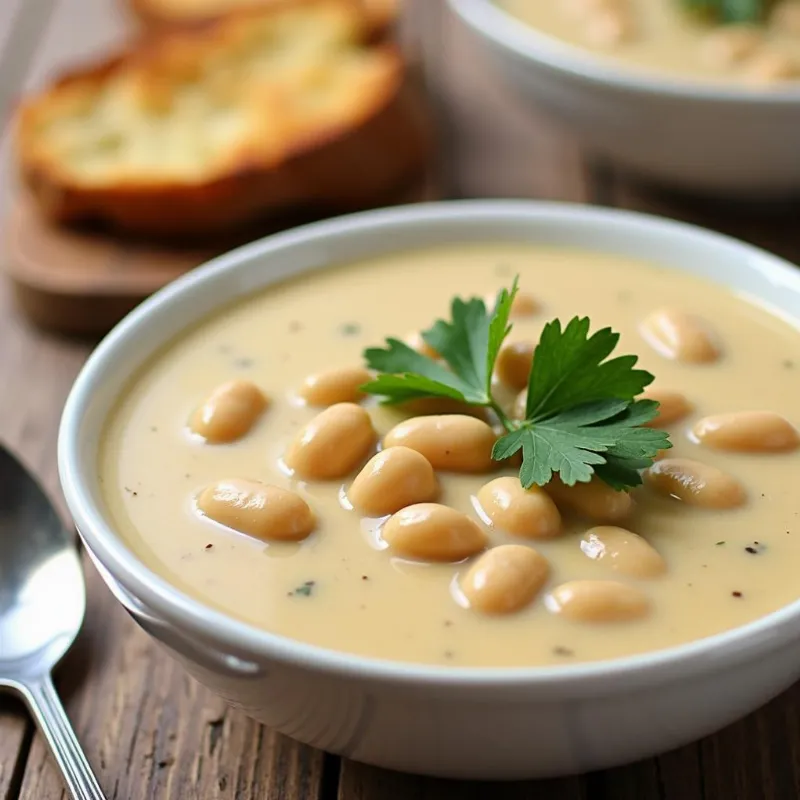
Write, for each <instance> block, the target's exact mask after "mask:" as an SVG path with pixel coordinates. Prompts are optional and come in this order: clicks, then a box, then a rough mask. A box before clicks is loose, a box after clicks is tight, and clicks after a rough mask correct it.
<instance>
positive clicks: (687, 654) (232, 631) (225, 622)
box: [58, 199, 800, 691]
mask: <svg viewBox="0 0 800 800" xmlns="http://www.w3.org/2000/svg"><path fill="white" fill-rule="evenodd" d="M509 216H513V217H515V218H525V219H526V220H527V219H530V220H531V222H534V221H539V222H541V221H542V220H543V219H545V220H547V219H550V220H561V221H564V220H565V219H566V220H567V221H568V222H573V221H574V223H575V224H576V225H577V226H580V225H581V221H582V220H583V221H584V222H585V223H587V224H592V223H600V224H603V225H604V226H607V227H612V226H614V225H615V224H616V225H635V226H637V227H642V228H644V229H645V230H651V231H653V232H661V233H665V234H668V235H671V236H676V237H679V238H683V239H688V240H692V239H693V240H695V241H697V242H698V243H700V244H702V243H705V244H706V245H712V246H715V247H725V248H731V247H734V248H736V249H737V250H739V251H740V252H741V253H742V257H743V259H744V258H748V259H749V260H750V261H751V263H752V261H755V262H756V263H757V264H758V267H757V271H758V272H759V273H762V274H764V275H767V276H769V277H770V278H772V279H774V280H775V281H776V282H779V283H781V284H787V283H791V284H794V286H795V289H794V291H795V292H796V293H798V294H800V273H798V270H797V268H796V267H795V266H794V265H792V264H791V263H790V262H788V261H786V260H784V259H781V258H779V257H777V256H774V255H771V254H770V253H768V252H766V251H764V250H762V249H760V248H757V247H755V246H752V245H749V244H746V243H744V242H740V241H738V240H736V239H734V238H732V237H729V236H725V235H723V234H719V233H715V232H711V231H707V230H704V229H702V228H700V227H698V226H695V225H690V224H687V223H683V222H677V221H674V220H668V219H662V218H659V217H656V216H652V215H649V214H643V213H640V212H634V211H627V210H620V209H613V208H603V207H598V206H586V205H581V204H574V203H568V202H561V201H536V200H497V199H493V200H457V201H445V202H432V203H417V204H413V205H407V206H396V207H393V208H387V209H379V210H374V211H366V212H360V213H356V214H350V215H347V216H342V217H338V218H334V219H329V220H325V221H322V222H315V223H311V224H308V225H304V226H301V227H298V228H294V229H292V230H288V231H285V232H282V233H278V234H275V235H272V236H267V237H265V238H263V239H260V240H257V241H254V242H252V243H250V244H247V245H244V246H243V247H239V248H237V249H235V250H233V251H231V252H229V253H226V254H224V255H221V256H219V257H217V258H214V259H212V260H211V261H209V262H207V263H206V264H204V265H202V266H200V267H198V268H196V269H194V270H192V271H191V272H189V273H187V274H185V275H184V276H182V277H180V278H178V279H177V280H175V281H173V282H172V283H171V284H169V285H168V286H166V287H165V288H163V289H161V290H160V291H158V292H157V293H155V294H154V295H153V296H151V297H150V298H149V299H147V300H145V301H144V302H143V303H142V304H140V305H139V306H138V307H137V308H135V309H134V310H133V311H132V312H130V313H129V314H128V315H127V316H126V317H125V318H124V319H123V320H122V321H121V322H120V323H119V324H118V325H117V326H116V327H115V328H114V329H113V330H112V331H111V332H110V333H109V334H108V335H107V336H106V337H105V338H104V339H103V341H102V342H101V343H100V344H99V345H98V347H97V348H96V349H95V350H94V352H93V353H92V354H91V355H90V357H89V359H88V360H87V361H86V364H85V365H84V367H83V369H82V370H81V372H80V373H79V375H78V377H77V379H76V380H75V383H74V385H73V387H72V390H71V391H70V394H69V396H68V398H67V402H66V405H65V407H64V412H63V415H62V418H61V424H60V427H59V433H58V470H59V478H60V481H61V486H62V489H63V492H64V495H65V498H66V501H67V506H68V508H69V510H70V512H71V513H72V515H73V518H74V521H75V525H76V527H77V529H78V531H79V533H80V535H81V538H82V539H83V541H84V544H85V545H86V547H87V548H88V549H89V550H90V552H91V553H92V554H93V555H94V556H95V557H96V558H97V559H99V561H100V562H101V564H102V565H103V566H104V567H105V569H106V570H107V571H108V572H109V573H110V574H111V576H112V577H113V578H114V580H115V581H119V583H120V585H121V586H122V587H123V588H124V589H126V590H127V591H128V592H129V593H130V594H131V595H132V596H133V597H134V598H135V599H136V600H138V601H140V602H142V603H144V604H145V606H146V607H147V608H148V609H150V610H152V611H154V612H156V614H160V615H162V618H163V619H164V620H165V621H168V622H170V623H171V624H173V625H175V626H176V628H177V629H178V630H179V631H180V630H189V631H192V632H193V633H194V634H195V635H196V636H198V637H201V638H204V639H206V640H209V639H210V640H212V641H213V642H214V643H215V646H218V647H219V648H220V651H221V652H223V653H225V652H228V650H230V651H233V652H235V653H242V652H244V653H246V654H247V655H246V656H245V657H247V658H253V659H257V658H263V659H265V660H269V661H277V662H280V663H284V664H290V665H294V666H299V667H305V668H313V669H314V670H315V671H319V672H323V673H327V674H333V675H340V676H341V675H346V676H350V677H357V678H359V679H361V680H367V681H369V680H374V681H380V682H390V683H394V684H406V685H422V686H428V687H437V688H441V689H445V688H447V689H451V688H458V687H461V688H478V687H500V686H502V687H515V686H518V687H526V688H531V689H532V688H535V687H540V688H545V687H546V688H547V690H548V691H549V690H550V689H552V688H553V687H554V686H559V687H560V688H564V687H567V686H570V687H574V686H576V685H577V684H581V685H584V684H587V682H588V684H589V685H591V686H592V687H594V688H595V689H597V688H599V687H604V688H608V689H613V688H616V689H618V690H624V689H625V688H627V687H628V686H629V685H630V684H631V681H632V680H633V679H637V680H657V679H658V676H659V675H661V674H662V673H663V671H664V670H669V671H670V673H671V674H673V675H675V674H676V672H677V671H678V670H680V673H681V677H690V676H692V675H694V674H697V673H702V672H707V671H709V670H711V669H715V668H718V667H719V666H720V664H725V666H726V668H727V667H731V666H733V665H735V664H737V663H742V662H744V661H746V660H747V659H748V658H752V653H753V651H757V652H758V653H759V654H761V653H764V652H767V651H771V650H774V649H777V648H779V647H783V646H786V645H788V644H789V643H790V642H792V641H796V640H797V639H798V637H800V600H797V601H795V602H793V603H791V604H789V605H787V606H784V607H782V608H780V609H778V610H776V611H774V612H772V613H770V614H768V615H766V616H764V617H760V618H758V619H756V620H754V621H752V622H750V623H747V624H746V625H742V626H739V627H736V628H733V629H730V630H727V631H724V632H722V633H719V634H715V635H713V636H709V637H705V638H702V639H698V640H694V641H691V642H688V643H686V644H682V645H678V646H673V647H669V648H665V649H661V650H656V651H650V652H646V653H642V654H638V655H632V656H627V657H623V658H616V659H612V660H603V661H590V662H585V663H577V664H564V665H558V666H551V667H549V666H533V667H457V666H438V665H426V664H418V663H412V662H404V661H394V660H386V659H380V658H374V657H367V656H361V655H355V654H350V653H346V652H342V651H336V650H332V649H328V648H325V647H321V646H317V645H312V644H307V643H304V642H300V641H296V640H293V639H291V638H289V637H285V636H282V635H279V634H275V633H271V632H269V631H267V630H264V629H261V628H257V627H256V626H254V625H250V624H248V623H245V622H242V621H239V620H236V619H235V618H233V617H231V616H228V615H227V614H225V613H223V612H221V611H218V610H216V609H214V608H212V607H211V606H207V605H205V604H203V603H202V602H201V601H199V600H196V599H194V598H193V597H191V596H189V595H188V594H185V593H183V592H182V591H180V590H178V589H177V588H175V587H174V586H172V585H171V584H170V583H169V582H168V581H167V580H165V579H164V578H162V577H160V576H159V575H157V574H156V573H155V572H153V571H152V570H150V569H149V568H148V567H146V566H145V565H144V564H143V563H142V562H141V561H140V560H139V559H138V558H137V557H136V556H135V555H134V554H133V553H132V552H131V551H130V550H129V549H128V548H127V546H126V545H125V544H124V543H123V541H122V539H121V538H120V537H118V536H117V535H116V534H115V533H114V531H113V530H112V528H111V525H110V524H108V523H107V522H106V521H105V519H104V518H103V514H102V512H101V510H100V509H99V508H98V506H97V505H96V504H95V503H94V501H93V499H92V497H91V493H90V492H89V490H88V488H87V486H86V485H85V484H84V480H83V477H82V469H81V463H80V455H79V454H80V428H81V420H82V418H83V416H84V413H85V412H86V410H87V408H88V407H89V404H90V402H91V398H92V393H93V390H94V386H95V385H96V384H97V383H99V382H101V381H102V377H103V373H104V372H105V370H106V369H107V368H108V366H109V365H110V364H113V363H114V352H115V350H116V349H117V348H118V347H119V346H120V345H121V344H122V343H123V342H125V341H128V340H130V339H133V338H135V336H136V331H137V330H138V329H140V328H142V327H144V326H146V325H147V323H148V321H149V319H150V317H151V316H153V315H154V314H164V313H166V310H168V308H169V306H170V305H171V304H173V302H175V301H178V302H179V300H180V296H181V294H182V293H183V292H184V290H186V289H189V288H191V287H194V286H196V285H198V284H202V283H204V282H205V281H206V279H208V278H212V277H213V276H215V275H217V274H218V273H226V272H228V271H229V270H230V271H235V270H236V269H237V266H241V265H244V264H246V263H247V262H249V261H251V260H252V259H264V258H267V257H268V256H269V253H270V252H271V251H274V250H278V249H285V248H287V247H291V246H293V245H300V244H303V243H307V242H309V241H310V242H317V241H324V239H325V238H326V237H327V236H330V235H333V234H338V235H342V234H344V235H348V234H358V233H359V232H364V231H368V230H371V229H373V230H374V229H376V228H387V227H388V228H391V227H392V226H398V227H399V226H401V225H409V224H412V225H413V224H415V223H421V222H423V221H424V222H425V223H426V224H431V223H454V222H456V223H457V224H459V225H462V224H463V225H464V226H465V227H468V226H469V225H470V223H472V222H478V221H480V222H484V223H486V222H491V221H494V220H497V221H502V220H503V219H507V218H508V217H509ZM500 238H502V237H500ZM754 269H756V268H754Z"/></svg>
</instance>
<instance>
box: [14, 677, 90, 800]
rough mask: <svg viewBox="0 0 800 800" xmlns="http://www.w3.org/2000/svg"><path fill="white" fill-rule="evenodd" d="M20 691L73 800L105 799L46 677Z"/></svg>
mask: <svg viewBox="0 0 800 800" xmlns="http://www.w3.org/2000/svg"><path fill="white" fill-rule="evenodd" d="M21 688H22V690H23V691H22V693H23V695H24V696H25V700H26V701H27V703H28V705H29V706H30V709H31V712H32V713H33V716H34V717H35V718H36V722H37V723H38V724H39V727H40V729H41V730H42V733H44V735H45V738H46V739H47V743H48V744H49V745H50V749H51V750H52V752H53V755H54V756H55V759H56V761H57V762H58V766H59V767H60V768H61V773H62V775H63V776H64V781H65V783H66V784H67V788H68V789H69V793H70V795H71V797H72V798H73V800H106V796H105V795H104V794H103V790H102V789H101V788H100V784H99V783H98V782H97V778H96V777H95V775H94V773H93V772H92V768H91V766H90V765H89V762H88V761H87V759H86V755H85V754H84V752H83V750H82V749H81V746H80V744H79V743H78V739H77V737H76V736H75V731H74V730H73V729H72V725H71V724H70V721H69V718H68V717H67V714H66V712H65V711H64V706H63V705H62V704H61V700H60V698H59V696H58V693H57V692H56V689H55V686H53V681H52V679H51V678H50V676H49V675H46V676H44V677H43V678H40V679H39V680H37V681H35V682H34V681H31V682H27V683H26V684H25V685H24V686H23V687H21Z"/></svg>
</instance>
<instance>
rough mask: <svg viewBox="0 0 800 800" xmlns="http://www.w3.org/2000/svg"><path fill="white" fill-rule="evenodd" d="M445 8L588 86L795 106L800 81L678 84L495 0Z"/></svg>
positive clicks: (460, 0) (467, 0)
mask: <svg viewBox="0 0 800 800" xmlns="http://www.w3.org/2000/svg"><path fill="white" fill-rule="evenodd" d="M549 1H550V2H555V0H549ZM448 3H449V4H450V7H451V8H452V9H453V10H454V11H455V12H456V13H457V14H458V15H459V16H460V17H461V19H462V20H464V22H466V23H467V24H468V25H469V26H470V27H471V28H473V29H474V30H475V31H477V32H478V33H480V34H482V35H483V36H485V37H486V38H488V39H490V40H491V41H492V42H494V43H495V44H496V45H498V46H500V47H502V48H503V49H506V50H510V51H512V52H514V53H516V54H517V55H518V56H521V57H522V58H524V59H528V60H532V61H538V62H541V63H542V64H545V65H546V66H548V67H550V68H551V69H554V70H557V71H559V72H564V73H568V74H570V75H573V76H575V77H579V78H581V79H582V80H584V81H588V82H590V83H595V84H611V85H614V86H616V87H617V88H620V89H624V90H628V91H637V92H643V93H648V94H659V95H664V96H669V97H672V98H675V99H690V100H698V101H706V102H719V103H726V102H727V103H755V104H758V105H794V104H797V103H800V82H798V83H794V84H792V85H789V86H785V87H783V86H782V87H780V88H769V89H758V88H755V87H750V86H743V85H737V84H726V83H721V84H716V83H711V82H709V81H700V80H699V81H693V80H686V81H682V80H680V79H678V78H671V77H670V76H669V75H668V74H665V75H662V74H660V73H658V72H655V71H654V72H649V71H648V72H637V71H636V70H635V69H625V68H624V67H618V66H616V65H615V63H614V61H613V60H612V59H605V58H602V57H601V56H595V55H593V54H592V53H591V51H589V50H584V49H582V48H580V47H577V46H575V45H571V44H569V43H568V42H563V41H561V40H560V39H557V38H556V37H554V36H550V35H548V34H546V33H542V32H541V31H538V30H536V29H535V28H534V27H532V26H530V25H526V24H525V23H524V22H522V21H521V20H518V19H516V18H515V17H514V16H513V15H512V14H510V13H509V12H508V11H506V10H505V9H503V8H502V7H501V6H499V5H497V3H496V2H495V0H448Z"/></svg>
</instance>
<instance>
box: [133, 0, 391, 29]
mask: <svg viewBox="0 0 800 800" xmlns="http://www.w3.org/2000/svg"><path fill="white" fill-rule="evenodd" d="M356 1H357V2H358V3H359V5H360V6H361V8H362V10H363V11H364V13H365V14H366V16H367V19H368V21H369V23H370V25H372V27H373V29H374V30H376V31H384V30H387V29H389V28H391V27H392V25H393V24H394V23H395V21H396V20H397V17H398V14H399V11H400V3H401V0H356ZM128 2H129V3H130V5H131V7H132V8H133V10H134V12H135V13H136V15H137V16H138V17H139V18H140V19H142V20H143V21H144V22H145V23H147V24H148V25H151V26H156V27H160V26H164V25H187V24H188V25H191V24H194V23H197V22H206V21H208V20H210V19H215V18H216V17H220V16H223V15H224V14H227V13H229V12H231V11H237V10H240V9H243V8H254V7H261V6H267V5H270V4H274V3H275V2H276V0H128ZM277 2H280V0H277Z"/></svg>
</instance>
